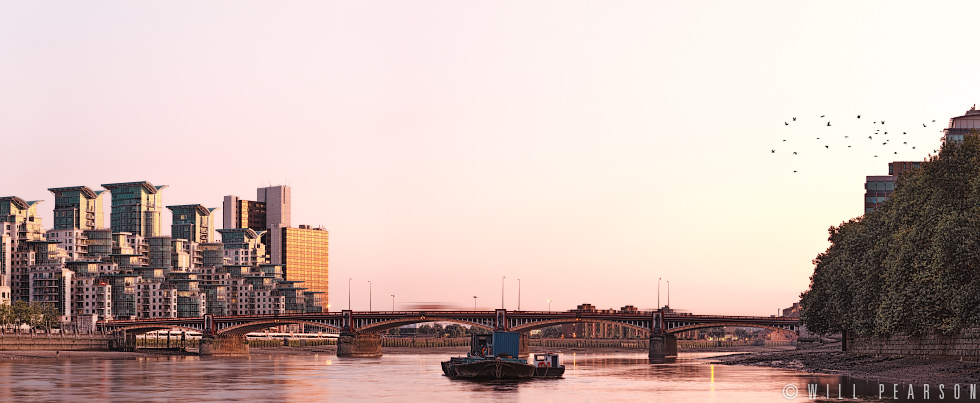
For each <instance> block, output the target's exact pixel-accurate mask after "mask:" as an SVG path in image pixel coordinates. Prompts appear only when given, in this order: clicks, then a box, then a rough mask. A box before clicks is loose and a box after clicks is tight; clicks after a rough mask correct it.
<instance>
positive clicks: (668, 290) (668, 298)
mask: <svg viewBox="0 0 980 403" xmlns="http://www.w3.org/2000/svg"><path fill="white" fill-rule="evenodd" d="M667 307H668V308H670V280H667Z"/></svg>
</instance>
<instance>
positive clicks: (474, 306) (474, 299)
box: [473, 295, 476, 311]
mask: <svg viewBox="0 0 980 403" xmlns="http://www.w3.org/2000/svg"><path fill="white" fill-rule="evenodd" d="M473 310H474V311H475V310H476V295H474V296H473Z"/></svg>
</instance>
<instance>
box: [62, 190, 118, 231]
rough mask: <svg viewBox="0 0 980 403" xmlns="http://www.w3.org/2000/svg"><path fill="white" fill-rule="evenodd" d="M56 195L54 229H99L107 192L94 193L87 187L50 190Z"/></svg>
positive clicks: (102, 224)
mask: <svg viewBox="0 0 980 403" xmlns="http://www.w3.org/2000/svg"><path fill="white" fill-rule="evenodd" d="M48 191H50V192H51V193H54V229H55V230H65V229H80V230H87V229H99V228H103V226H104V225H105V222H104V220H103V218H102V199H103V198H104V197H103V196H105V191H104V190H100V191H93V190H92V189H89V188H88V187H87V186H72V187H63V188H50V189H48Z"/></svg>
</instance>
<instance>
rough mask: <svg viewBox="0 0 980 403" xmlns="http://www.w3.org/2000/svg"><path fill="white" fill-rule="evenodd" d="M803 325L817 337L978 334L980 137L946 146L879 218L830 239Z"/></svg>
mask: <svg viewBox="0 0 980 403" xmlns="http://www.w3.org/2000/svg"><path fill="white" fill-rule="evenodd" d="M829 234H830V237H829V241H830V243H831V245H830V247H828V248H827V250H826V251H825V252H823V253H821V254H819V255H818V256H817V257H816V258H815V259H814V261H813V263H814V272H813V275H812V276H811V277H810V289H809V290H807V291H806V292H804V293H803V294H801V296H800V297H801V300H800V303H801V306H802V310H801V319H802V321H803V323H804V324H806V326H807V328H808V329H809V330H811V331H814V332H816V333H833V332H841V331H848V332H853V333H854V334H857V335H888V334H892V333H895V332H907V333H911V334H922V333H926V332H929V331H934V330H938V331H941V332H946V333H949V332H954V331H957V330H959V329H962V328H964V327H967V326H975V325H980V311H978V310H976V309H975V307H976V306H978V305H980V276H977V275H975V273H977V272H978V271H980V138H978V136H977V135H976V134H975V133H974V134H973V135H970V136H966V138H965V139H964V141H963V142H961V143H947V144H945V145H944V146H943V148H942V150H941V151H940V153H939V155H938V156H933V157H931V158H930V159H929V160H928V161H926V162H924V163H922V165H921V167H920V168H919V169H916V170H913V171H910V172H907V173H905V174H903V175H902V176H901V177H900V178H898V181H897V184H896V187H895V191H894V192H893V193H891V195H890V196H889V198H888V200H887V201H886V202H885V203H883V204H882V205H881V206H880V208H879V209H878V210H875V211H873V212H871V213H868V214H865V215H864V216H863V217H860V218H856V219H853V220H849V221H847V222H844V223H842V224H841V225H839V226H837V227H831V228H830V230H829Z"/></svg>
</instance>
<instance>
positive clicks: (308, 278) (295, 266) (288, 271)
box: [269, 225, 329, 311]
mask: <svg viewBox="0 0 980 403" xmlns="http://www.w3.org/2000/svg"><path fill="white" fill-rule="evenodd" d="M277 230H278V231H277ZM277 234H278V235H277ZM269 238H270V241H271V246H272V253H273V259H272V263H273V264H281V265H282V266H283V274H284V278H285V279H286V281H302V282H303V283H302V287H304V288H306V289H308V290H309V291H313V292H319V293H322V295H321V297H322V299H321V306H322V308H323V311H327V305H328V300H329V298H328V293H327V291H328V290H327V288H328V287H327V286H328V274H329V264H328V261H329V259H328V257H329V232H328V231H326V230H324V229H323V228H310V226H309V225H300V226H299V228H284V227H279V226H277V227H276V228H274V229H273V230H272V235H270V237H269Z"/></svg>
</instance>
